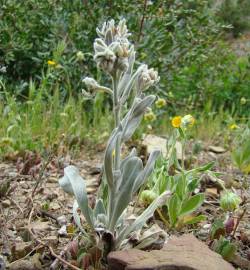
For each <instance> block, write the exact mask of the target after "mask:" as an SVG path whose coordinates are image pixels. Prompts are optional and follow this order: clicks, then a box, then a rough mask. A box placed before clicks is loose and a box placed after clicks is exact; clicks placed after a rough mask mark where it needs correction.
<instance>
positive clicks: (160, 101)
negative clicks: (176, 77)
mask: <svg viewBox="0 0 250 270" xmlns="http://www.w3.org/2000/svg"><path fill="white" fill-rule="evenodd" d="M155 105H156V107H157V108H159V109H160V108H162V107H164V106H165V105H166V100H165V99H163V98H159V99H158V100H157V101H156V102H155Z"/></svg>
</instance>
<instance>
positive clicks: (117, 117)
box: [108, 74, 121, 232]
mask: <svg viewBox="0 0 250 270" xmlns="http://www.w3.org/2000/svg"><path fill="white" fill-rule="evenodd" d="M112 84H113V113H114V120H115V128H118V126H119V125H120V104H119V99H118V93H117V91H118V90H117V84H118V78H117V74H114V75H113V77H112ZM114 155H115V156H114V171H118V170H119V168H120V155H121V141H120V140H119V139H117V140H116V145H115V152H114ZM116 180H117V179H115V183H114V186H113V188H112V189H111V190H109V203H108V215H109V230H110V231H111V232H113V231H114V229H115V228H114V227H115V226H114V221H113V219H112V214H113V211H114V197H115V193H116V184H117V183H116Z"/></svg>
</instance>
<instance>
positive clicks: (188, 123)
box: [181, 114, 195, 127]
mask: <svg viewBox="0 0 250 270" xmlns="http://www.w3.org/2000/svg"><path fill="white" fill-rule="evenodd" d="M194 122H195V119H194V117H193V116H192V115H191V114H187V115H185V116H183V117H182V119H181V124H182V125H183V126H184V127H192V126H193V125H194Z"/></svg>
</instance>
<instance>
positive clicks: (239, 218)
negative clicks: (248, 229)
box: [232, 208, 247, 237]
mask: <svg viewBox="0 0 250 270" xmlns="http://www.w3.org/2000/svg"><path fill="white" fill-rule="evenodd" d="M246 211H247V209H246V208H244V210H243V212H242V213H241V215H240V216H239V217H238V218H237V221H236V224H235V227H234V231H233V234H232V237H234V236H235V233H236V231H237V228H238V226H239V224H240V221H241V220H242V219H243V217H244V215H245V213H246Z"/></svg>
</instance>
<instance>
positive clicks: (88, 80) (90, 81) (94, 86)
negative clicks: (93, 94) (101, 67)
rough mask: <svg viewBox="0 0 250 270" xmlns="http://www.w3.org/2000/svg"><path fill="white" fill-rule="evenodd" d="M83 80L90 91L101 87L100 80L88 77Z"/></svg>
mask: <svg viewBox="0 0 250 270" xmlns="http://www.w3.org/2000/svg"><path fill="white" fill-rule="evenodd" d="M82 81H83V82H84V83H85V84H86V86H87V88H88V90H90V91H95V90H97V89H98V88H100V85H99V84H98V82H97V81H96V80H95V79H93V78H90V77H86V78H84V79H83V80H82Z"/></svg>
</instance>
